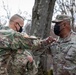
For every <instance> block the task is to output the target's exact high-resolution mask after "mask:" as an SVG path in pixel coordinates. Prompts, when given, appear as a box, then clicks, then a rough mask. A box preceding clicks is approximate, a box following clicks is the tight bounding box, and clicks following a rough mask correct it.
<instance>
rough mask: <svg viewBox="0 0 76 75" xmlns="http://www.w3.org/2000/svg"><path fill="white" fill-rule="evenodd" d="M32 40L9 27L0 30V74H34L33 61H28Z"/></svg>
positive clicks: (35, 68) (34, 66)
mask: <svg viewBox="0 0 76 75" xmlns="http://www.w3.org/2000/svg"><path fill="white" fill-rule="evenodd" d="M31 47H32V41H31V40H30V39H27V38H24V37H23V35H22V34H20V33H18V32H16V31H14V30H12V29H10V28H9V27H6V28H1V30H0V75H35V74H36V71H37V67H36V65H35V61H34V60H33V62H32V63H30V62H28V59H27V56H28V55H30V56H32V55H31V53H30V49H31Z"/></svg>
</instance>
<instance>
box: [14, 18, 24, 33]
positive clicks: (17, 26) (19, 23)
mask: <svg viewBox="0 0 76 75" xmlns="http://www.w3.org/2000/svg"><path fill="white" fill-rule="evenodd" d="M13 22H14V26H15V29H16V31H18V32H22V30H23V29H22V27H23V25H24V21H23V19H22V18H18V19H16V20H14V21H13Z"/></svg>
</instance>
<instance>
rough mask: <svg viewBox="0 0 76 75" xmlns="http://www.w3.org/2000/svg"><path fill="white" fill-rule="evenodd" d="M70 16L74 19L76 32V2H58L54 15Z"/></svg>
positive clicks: (60, 0) (65, 0) (61, 0)
mask: <svg viewBox="0 0 76 75" xmlns="http://www.w3.org/2000/svg"><path fill="white" fill-rule="evenodd" d="M58 12H59V13H61V14H66V15H70V16H71V17H72V24H71V25H72V26H71V27H72V29H73V30H74V31H75V28H74V23H75V17H74V15H75V13H76V3H75V0H56V4H55V9H54V14H55V13H56V14H57V13H58Z"/></svg>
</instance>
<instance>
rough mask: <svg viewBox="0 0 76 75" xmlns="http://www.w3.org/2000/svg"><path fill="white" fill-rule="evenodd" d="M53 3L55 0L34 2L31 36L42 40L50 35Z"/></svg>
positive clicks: (36, 0)
mask: <svg viewBox="0 0 76 75" xmlns="http://www.w3.org/2000/svg"><path fill="white" fill-rule="evenodd" d="M55 1H56V0H35V4H34V7H33V12H32V26H31V32H30V34H31V35H35V36H37V37H40V38H42V39H43V38H46V37H47V36H49V35H50V29H51V20H52V15H53V9H54V4H55Z"/></svg>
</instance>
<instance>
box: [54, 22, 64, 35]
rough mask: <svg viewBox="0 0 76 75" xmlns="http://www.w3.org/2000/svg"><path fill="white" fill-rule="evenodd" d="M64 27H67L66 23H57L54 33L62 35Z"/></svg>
mask: <svg viewBox="0 0 76 75" xmlns="http://www.w3.org/2000/svg"><path fill="white" fill-rule="evenodd" d="M64 26H65V23H64V21H62V22H57V23H55V26H54V33H55V34H56V35H58V36H59V34H60V33H61V32H62V30H63V29H64Z"/></svg>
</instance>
